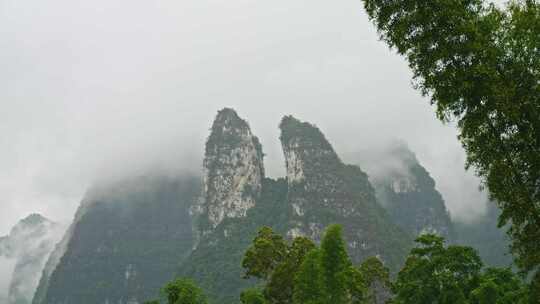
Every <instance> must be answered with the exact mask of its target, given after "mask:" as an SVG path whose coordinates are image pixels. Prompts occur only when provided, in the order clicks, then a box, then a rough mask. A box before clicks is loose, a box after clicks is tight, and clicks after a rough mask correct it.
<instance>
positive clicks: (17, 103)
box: [0, 0, 484, 285]
mask: <svg viewBox="0 0 540 304" xmlns="http://www.w3.org/2000/svg"><path fill="white" fill-rule="evenodd" d="M0 50H1V51H0V67H2V68H1V69H0V83H1V84H2V85H1V90H0V109H1V110H0V122H1V123H0V146H1V147H2V149H0V168H1V170H0V191H1V193H2V196H1V197H0V205H1V206H2V211H3V212H2V213H1V214H0V235H3V234H7V233H8V231H9V229H10V227H12V226H13V225H14V224H15V223H16V222H17V221H18V220H19V219H21V218H23V217H24V216H25V215H27V214H29V213H32V212H39V213H41V214H43V215H45V216H46V217H48V218H51V219H53V220H55V221H62V222H69V221H70V220H71V219H72V217H73V214H74V212H75V209H76V207H77V206H78V204H79V202H80V199H81V197H82V195H83V193H84V191H85V190H86V189H87V188H88V187H89V185H90V184H92V183H93V182H94V181H101V180H103V179H110V178H116V177H119V176H124V175H130V174H133V173H136V172H141V171H146V170H160V171H162V170H165V171H167V172H170V173H171V174H172V173H174V172H177V171H179V170H181V169H188V170H192V171H198V170H199V169H200V168H201V166H202V163H201V159H202V155H203V146H204V137H205V136H206V134H207V129H208V127H209V125H210V122H211V120H212V117H213V116H214V115H215V113H216V111H217V110H218V109H220V108H223V107H225V106H227V107H233V108H235V109H237V110H238V112H239V113H240V114H241V115H243V116H246V117H250V120H249V121H250V124H251V128H252V129H253V131H254V133H256V134H258V136H259V137H260V139H261V142H262V143H263V144H264V146H265V153H266V154H267V155H266V158H265V162H266V170H267V173H268V175H269V176H282V175H284V170H283V166H282V164H283V155H282V152H281V150H280V148H279V142H278V139H277V138H278V134H279V130H278V128H277V123H278V122H279V120H280V118H281V117H282V116H283V115H284V114H289V113H291V114H294V115H295V116H296V117H299V118H301V119H305V120H309V121H314V122H317V124H318V125H319V126H320V127H321V128H324V130H326V135H327V136H328V138H329V140H330V141H331V142H332V144H333V145H334V147H335V148H336V150H337V151H340V152H343V153H344V154H345V153H348V154H347V155H350V153H355V152H356V151H363V150H365V149H366V147H370V146H372V145H377V144H380V143H381V142H386V141H388V140H392V139H401V140H403V141H405V142H407V144H408V146H409V147H410V149H411V150H412V151H414V152H415V153H416V156H417V158H418V159H419V161H420V162H421V163H422V164H423V166H424V167H426V168H427V169H428V170H429V172H430V173H431V174H432V177H433V178H434V179H435V181H436V182H437V188H438V190H440V191H441V193H442V194H443V196H444V198H445V200H446V203H447V205H448V208H449V210H450V212H451V215H452V216H453V217H455V218H457V219H464V220H471V219H474V217H475V215H477V214H481V213H482V212H483V210H484V206H483V201H484V198H483V195H482V194H481V193H479V192H478V190H477V186H478V181H477V179H476V178H475V177H474V176H473V175H472V173H470V172H465V170H464V169H463V167H464V158H465V157H464V152H463V150H462V148H461V147H460V145H459V143H458V141H457V140H456V138H455V137H456V131H455V129H454V127H453V126H451V125H450V126H443V125H442V124H441V123H440V122H439V121H437V120H436V119H435V117H434V114H433V109H432V108H431V106H430V105H429V103H428V100H427V99H425V98H422V97H420V96H419V94H418V92H416V91H414V90H413V88H412V86H411V82H410V72H409V70H408V68H407V66H406V64H405V62H404V61H403V60H402V59H401V58H399V57H398V56H395V55H394V54H392V52H391V51H389V50H388V49H387V48H386V46H385V45H384V44H383V43H381V42H379V41H378V38H377V34H376V32H375V31H374V29H373V26H371V24H369V23H368V20H367V16H366V15H365V13H364V11H363V8H362V3H361V2H360V1H356V0H345V1H341V2H339V3H335V2H331V1H330V2H329V1H322V0H311V1H307V0H293V1H290V0H288V1H285V0H277V1H258V2H254V1H246V0H238V1H233V2H231V1H220V0H200V1H193V0H188V1H159V2H148V1H127V0H118V1H104V0H96V1H92V2H84V1H68V0H52V1H46V2H43V1H36V0H30V1H16V0H0ZM380 161H381V162H384V161H385V160H384V159H381V160H380ZM0 264H2V262H1V261H0ZM0 267H1V268H0V269H5V268H6V267H8V268H9V265H7V266H6V265H0ZM2 273H4V272H3V271H2ZM0 277H1V276H0ZM3 282H4V281H2V278H0V283H1V284H0V285H2V284H3Z"/></svg>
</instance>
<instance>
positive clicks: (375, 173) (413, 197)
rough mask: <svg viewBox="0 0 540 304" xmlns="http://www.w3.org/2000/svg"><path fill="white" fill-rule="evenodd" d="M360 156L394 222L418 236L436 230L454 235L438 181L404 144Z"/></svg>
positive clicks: (393, 144) (439, 232)
mask: <svg viewBox="0 0 540 304" xmlns="http://www.w3.org/2000/svg"><path fill="white" fill-rule="evenodd" d="M357 159H360V161H358V162H359V163H360V164H361V165H362V166H363V167H365V168H366V170H367V171H368V174H369V175H370V180H371V182H372V184H373V186H374V188H375V192H376V196H377V199H378V202H379V203H380V204H381V205H382V206H383V207H384V208H385V209H386V211H387V212H388V214H389V215H390V217H391V218H392V220H393V222H394V223H396V224H397V225H399V226H400V227H401V228H402V229H403V230H405V231H407V232H409V233H411V234H413V235H415V236H416V235H419V234H422V233H436V234H439V235H441V236H443V237H446V238H451V237H452V233H453V225H452V220H451V218H450V214H449V212H448V210H447V209H446V206H445V202H444V199H443V197H442V195H441V194H440V193H439V191H437V189H436V185H435V181H434V180H433V178H432V177H431V176H430V175H429V172H428V171H427V170H426V169H425V168H424V167H423V166H422V165H421V164H420V162H419V161H418V159H417V158H416V156H415V154H414V153H413V152H412V151H411V150H410V149H409V148H408V147H407V146H406V145H405V144H404V143H401V142H396V143H392V144H389V145H387V146H385V147H384V148H373V149H372V150H371V151H363V152H362V153H358V156H357Z"/></svg>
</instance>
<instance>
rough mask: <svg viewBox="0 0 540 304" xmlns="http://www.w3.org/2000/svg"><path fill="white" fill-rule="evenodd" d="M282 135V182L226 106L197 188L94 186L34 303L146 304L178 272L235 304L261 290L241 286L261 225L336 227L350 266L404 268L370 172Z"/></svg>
mask: <svg viewBox="0 0 540 304" xmlns="http://www.w3.org/2000/svg"><path fill="white" fill-rule="evenodd" d="M280 130H281V136H280V140H281V144H282V149H283V153H284V156H285V167H286V176H284V177H282V178H277V179H272V178H268V177H266V176H265V169H264V153H263V148H262V145H261V144H260V142H259V140H258V138H257V137H256V136H255V135H254V134H253V133H252V131H251V129H250V127H249V124H248V123H247V121H245V120H244V119H242V118H241V117H239V116H238V114H237V113H236V112H235V111H234V110H232V109H227V108H226V109H223V110H221V111H219V112H218V113H217V115H216V118H215V120H214V122H213V124H212V127H211V132H210V135H209V136H208V138H207V141H206V146H205V155H204V162H203V176H202V178H201V179H200V180H202V183H201V182H200V180H199V179H198V178H197V177H194V176H185V177H182V178H174V179H171V178H164V177H148V176H146V177H139V178H132V179H128V180H126V181H122V182H117V183H112V184H107V185H106V186H101V187H94V188H93V189H92V190H91V191H89V192H88V193H87V195H86V196H85V198H84V200H83V202H82V203H81V206H80V208H79V210H78V212H77V214H76V216H75V219H74V222H73V224H72V225H71V227H70V228H69V230H68V232H67V233H66V235H65V236H64V239H63V240H62V242H60V243H59V245H58V246H57V247H56V250H55V251H54V252H53V254H51V258H50V259H49V261H48V263H47V266H46V267H45V269H44V271H43V275H42V279H41V282H40V287H39V288H38V291H37V293H36V296H35V298H34V304H64V303H68V304H71V303H77V304H87V303H88V304H90V303H91V304H102V303H103V304H106V303H115V304H116V303H118V304H127V303H129V304H131V303H133V304H135V303H142V302H143V301H146V300H149V299H151V298H155V297H157V296H158V294H159V289H160V287H161V286H162V285H163V284H164V283H165V282H166V281H168V280H170V279H171V278H173V276H175V275H176V276H183V277H189V278H193V279H194V280H196V281H197V283H198V284H199V285H200V286H201V287H202V288H203V289H204V290H205V292H206V293H208V295H209V296H210V300H211V303H220V304H228V303H238V297H239V294H240V292H241V291H242V290H243V289H244V288H246V287H249V286H252V285H254V284H257V282H256V281H255V280H246V279H243V269H242V268H241V261H242V258H243V255H244V252H245V250H246V249H247V248H248V246H249V245H250V243H251V242H252V240H253V238H254V237H255V235H256V234H257V231H258V230H259V229H260V228H261V227H262V226H269V227H271V228H272V229H273V230H274V231H275V232H277V233H280V234H282V235H284V236H287V238H288V239H289V240H291V239H292V238H294V237H296V236H300V235H303V236H308V237H310V238H313V239H314V240H316V241H319V240H320V239H321V234H322V232H323V231H324V229H325V228H326V226H328V225H329V224H335V223H337V224H341V225H342V226H343V231H344V236H345V239H346V241H347V247H348V251H349V253H350V256H351V258H352V260H353V262H354V263H356V264H359V263H360V262H362V261H363V260H364V259H366V258H367V257H370V256H377V257H379V258H380V259H381V260H382V261H383V262H384V263H385V266H387V267H389V268H390V269H391V270H392V271H394V272H395V271H397V269H398V268H399V267H400V266H401V265H402V263H403V261H404V258H405V256H406V254H407V253H408V250H409V248H410V247H411V245H412V238H413V236H412V234H409V233H407V232H404V231H403V230H402V229H401V228H399V226H398V225H397V224H395V223H394V222H393V221H392V218H391V217H390V215H389V214H388V212H387V211H386V210H385V209H384V208H383V207H382V206H381V204H379V203H378V202H377V197H376V192H375V189H374V187H373V186H372V184H371V182H370V181H369V179H368V176H367V175H366V173H365V172H363V171H362V170H361V169H360V167H358V166H354V165H348V164H345V163H344V162H343V161H342V160H341V159H340V157H339V156H338V155H337V153H336V152H335V151H334V149H333V147H332V145H331V144H330V143H329V141H328V140H327V139H326V138H325V136H324V135H323V133H322V132H321V131H320V130H319V129H318V128H317V127H316V126H314V125H312V124H310V123H307V122H301V121H299V120H298V119H296V118H294V117H292V116H286V117H284V118H283V119H282V121H281V124H280ZM180 173H181V172H179V174H180Z"/></svg>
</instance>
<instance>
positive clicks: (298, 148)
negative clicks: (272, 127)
mask: <svg viewBox="0 0 540 304" xmlns="http://www.w3.org/2000/svg"><path fill="white" fill-rule="evenodd" d="M280 128H281V137H280V139H281V143H282V146H283V152H284V155H285V164H286V167H287V183H288V202H289V204H290V205H291V207H292V210H293V215H292V221H291V228H290V229H289V230H288V235H289V236H290V237H294V236H298V235H305V236H308V237H310V238H312V239H315V240H319V239H320V238H321V234H322V232H323V231H324V228H325V227H326V226H327V225H329V224H332V223H337V224H341V225H343V228H344V236H345V239H346V240H348V247H349V248H348V249H349V252H350V254H351V257H352V259H353V260H354V261H355V262H360V261H361V260H362V259H364V258H366V257H368V256H380V257H382V258H383V260H384V261H385V262H386V263H388V264H389V266H391V267H392V268H394V269H395V268H396V267H397V266H398V265H399V264H400V262H401V261H402V259H403V257H404V256H405V254H406V251H407V248H408V246H409V239H410V237H409V236H408V235H407V234H405V233H403V232H402V231H401V230H400V229H399V228H398V227H397V226H396V225H394V223H393V222H392V221H391V220H390V218H389V217H388V215H387V214H386V212H385V211H384V210H383V208H381V206H380V205H379V204H377V201H376V198H375V192H374V190H373V188H372V186H371V184H370V182H369V181H368V177H367V175H366V174H365V173H364V172H363V171H362V170H361V169H360V168H359V167H357V166H352V165H346V164H344V163H343V162H342V161H341V160H340V158H339V157H338V155H337V154H336V152H335V151H334V149H333V148H332V146H331V145H330V143H329V142H328V140H327V139H326V138H325V137H324V135H323V134H322V133H321V131H320V130H319V129H318V128H317V127H315V126H314V125H312V124H309V123H306V122H301V121H299V120H297V119H295V118H294V117H292V116H286V117H284V118H283V120H282V122H281V124H280Z"/></svg>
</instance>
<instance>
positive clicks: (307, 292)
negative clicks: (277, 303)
mask: <svg viewBox="0 0 540 304" xmlns="http://www.w3.org/2000/svg"><path fill="white" fill-rule="evenodd" d="M323 275H324V274H323V269H322V267H321V252H320V250H318V249H315V250H312V251H310V252H309V253H308V255H307V256H306V259H305V260H304V262H303V263H302V266H301V267H300V269H299V271H298V273H297V274H296V276H295V285H294V294H293V303H294V304H325V303H327V302H326V301H327V297H328V295H327V294H326V288H325V286H324V276H323Z"/></svg>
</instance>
